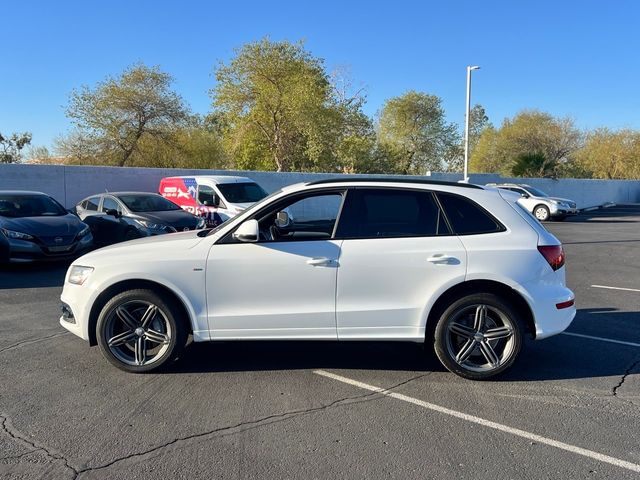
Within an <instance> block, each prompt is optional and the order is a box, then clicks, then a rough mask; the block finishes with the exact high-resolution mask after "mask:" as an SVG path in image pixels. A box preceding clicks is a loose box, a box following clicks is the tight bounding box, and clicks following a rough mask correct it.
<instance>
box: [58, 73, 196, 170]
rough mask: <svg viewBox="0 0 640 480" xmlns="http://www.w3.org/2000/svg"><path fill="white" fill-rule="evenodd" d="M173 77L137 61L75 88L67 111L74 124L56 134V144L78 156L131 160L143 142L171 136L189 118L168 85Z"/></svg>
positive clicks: (116, 161)
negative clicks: (71, 128)
mask: <svg viewBox="0 0 640 480" xmlns="http://www.w3.org/2000/svg"><path fill="white" fill-rule="evenodd" d="M172 81H173V78H172V77H171V75H169V74H167V73H164V72H162V71H160V69H159V68H158V67H147V66H145V65H142V64H137V65H134V66H132V67H129V68H127V69H126V70H125V71H124V72H123V73H122V74H121V75H120V76H118V77H117V78H107V79H106V80H104V81H102V82H99V83H98V84H97V85H96V87H95V88H89V87H86V86H85V87H82V88H81V89H79V90H75V91H73V92H72V94H71V96H70V99H69V105H68V107H67V116H68V117H69V118H70V119H71V120H72V121H73V123H74V125H75V126H76V130H75V131H73V132H72V133H71V134H70V137H69V138H63V139H60V141H59V142H58V150H59V151H61V153H63V154H72V155H74V157H75V158H77V159H98V161H104V162H105V163H112V164H115V165H119V166H124V165H126V164H128V163H131V159H132V156H133V155H134V153H135V152H136V151H137V150H138V147H139V145H140V144H141V143H142V142H145V141H147V142H148V141H149V140H150V139H155V140H158V141H164V140H167V139H170V138H171V136H172V134H173V131H174V129H175V128H177V127H180V126H182V125H183V124H184V123H185V121H186V120H187V119H188V117H189V115H188V109H187V107H186V106H185V104H184V102H183V100H182V98H181V97H180V96H179V95H178V94H177V93H175V92H174V91H172V90H171V88H170V87H171V83H172Z"/></svg>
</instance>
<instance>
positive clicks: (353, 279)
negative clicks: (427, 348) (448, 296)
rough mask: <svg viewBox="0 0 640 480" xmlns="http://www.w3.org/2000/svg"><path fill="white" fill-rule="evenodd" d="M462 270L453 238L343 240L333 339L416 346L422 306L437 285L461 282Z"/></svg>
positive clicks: (463, 261)
mask: <svg viewBox="0 0 640 480" xmlns="http://www.w3.org/2000/svg"><path fill="white" fill-rule="evenodd" d="M446 257H448V258H446ZM430 259H431V261H429V260H430ZM466 267H467V252H466V250H465V249H464V246H463V245H462V242H461V241H460V239H459V238H458V237H457V236H455V235H452V236H441V237H417V238H382V239H359V240H345V241H344V243H343V244H342V260H341V262H340V270H339V273H338V289H337V292H338V297H337V324H338V338H339V339H341V340H360V339H367V338H380V339H387V340H391V339H393V340H413V341H421V340H422V339H424V334H425V322H426V315H427V312H426V311H425V306H426V301H427V300H428V299H429V298H432V297H433V296H434V294H435V293H436V292H437V291H438V289H439V288H440V287H441V286H442V285H443V284H447V285H454V284H456V283H460V282H463V281H464V278H465V273H466Z"/></svg>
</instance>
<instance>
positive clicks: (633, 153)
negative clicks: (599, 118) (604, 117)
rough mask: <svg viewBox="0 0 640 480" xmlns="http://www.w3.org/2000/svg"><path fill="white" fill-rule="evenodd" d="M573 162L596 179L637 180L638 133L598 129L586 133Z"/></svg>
mask: <svg viewBox="0 0 640 480" xmlns="http://www.w3.org/2000/svg"><path fill="white" fill-rule="evenodd" d="M576 164H577V166H578V167H579V168H581V169H582V171H587V172H590V173H591V174H592V175H593V176H594V177H595V178H608V179H640V132H639V131H637V130H629V129H623V130H618V131H612V130H609V129H608V128H600V129H597V130H594V131H592V132H589V133H588V134H587V137H586V141H585V145H584V147H583V148H581V149H580V150H579V151H578V152H577V153H576Z"/></svg>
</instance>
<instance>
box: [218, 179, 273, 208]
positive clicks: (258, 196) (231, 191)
mask: <svg viewBox="0 0 640 480" xmlns="http://www.w3.org/2000/svg"><path fill="white" fill-rule="evenodd" d="M218 189H219V190H220V193H222V196H223V197H224V198H225V199H226V200H227V201H228V202H231V203H254V202H257V201H258V200H262V199H263V198H264V197H266V196H267V192H265V191H264V190H263V189H262V187H261V186H260V185H258V184H257V183H253V182H251V183H249V182H245V183H219V184H218Z"/></svg>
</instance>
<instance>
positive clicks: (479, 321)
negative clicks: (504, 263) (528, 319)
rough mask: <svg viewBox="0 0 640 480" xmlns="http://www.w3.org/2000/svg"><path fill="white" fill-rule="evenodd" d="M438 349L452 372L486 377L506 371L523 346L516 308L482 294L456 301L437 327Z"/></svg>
mask: <svg viewBox="0 0 640 480" xmlns="http://www.w3.org/2000/svg"><path fill="white" fill-rule="evenodd" d="M434 335H435V338H434V341H435V351H436V355H437V356H438V358H439V359H440V361H441V362H442V364H443V365H444V366H445V367H446V368H447V369H448V370H449V371H451V372H453V373H455V374H457V375H460V376H461V377H464V378H469V379H472V380H484V379H486V378H490V377H493V376H495V375H498V374H500V373H502V372H504V371H505V370H506V369H508V368H509V367H510V366H511V365H512V364H513V362H514V361H515V360H516V358H517V356H518V353H519V352H520V348H521V345H522V327H521V324H520V321H519V319H518V316H517V314H516V313H515V309H514V308H513V307H512V306H511V305H510V304H509V303H508V302H507V301H505V300H503V299H501V298H500V297H498V296H496V295H494V294H490V293H481V294H473V295H468V296H465V297H462V298H460V299H458V300H456V301H455V302H453V303H452V304H451V305H450V306H449V307H448V308H447V309H446V310H445V311H444V312H443V313H442V315H441V316H440V318H439V320H438V323H437V325H436V329H435V333H434Z"/></svg>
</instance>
